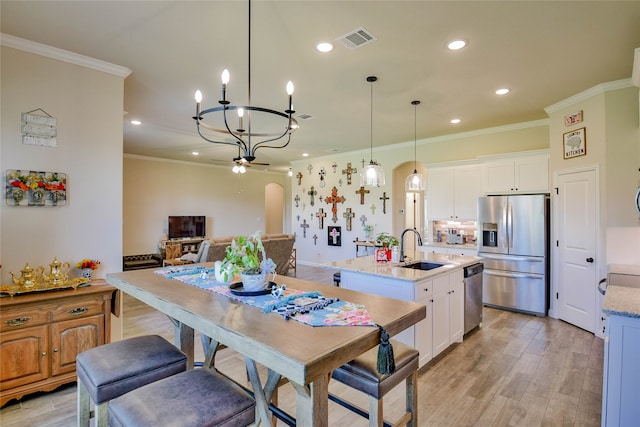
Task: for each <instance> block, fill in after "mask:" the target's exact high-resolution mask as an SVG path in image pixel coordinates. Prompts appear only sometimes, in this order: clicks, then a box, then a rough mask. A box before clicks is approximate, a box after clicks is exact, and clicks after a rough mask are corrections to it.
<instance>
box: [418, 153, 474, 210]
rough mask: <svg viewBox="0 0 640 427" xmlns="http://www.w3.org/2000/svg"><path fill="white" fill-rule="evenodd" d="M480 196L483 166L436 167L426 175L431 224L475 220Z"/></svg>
mask: <svg viewBox="0 0 640 427" xmlns="http://www.w3.org/2000/svg"><path fill="white" fill-rule="evenodd" d="M481 195H482V168H481V166H480V165H464V166H448V167H447V166H443V167H434V168H429V170H428V172H427V211H428V212H427V215H428V217H429V219H430V220H438V219H443V220H458V221H461V220H471V221H472V220H475V219H476V218H477V216H478V213H477V211H478V207H477V206H478V197H479V196H481Z"/></svg>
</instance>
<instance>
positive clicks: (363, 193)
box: [356, 187, 369, 205]
mask: <svg viewBox="0 0 640 427" xmlns="http://www.w3.org/2000/svg"><path fill="white" fill-rule="evenodd" d="M356 194H359V195H360V204H361V205H364V195H365V194H369V190H365V189H364V187H360V189H359V190H356Z"/></svg>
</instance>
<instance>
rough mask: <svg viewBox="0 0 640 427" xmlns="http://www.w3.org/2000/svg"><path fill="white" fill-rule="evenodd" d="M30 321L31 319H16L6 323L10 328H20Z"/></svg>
mask: <svg viewBox="0 0 640 427" xmlns="http://www.w3.org/2000/svg"><path fill="white" fill-rule="evenodd" d="M29 320H31V318H30V317H16V318H15V319H10V320H7V321H6V322H5V323H6V324H7V325H9V326H20V325H24V324H25V323H27V322H28V321H29Z"/></svg>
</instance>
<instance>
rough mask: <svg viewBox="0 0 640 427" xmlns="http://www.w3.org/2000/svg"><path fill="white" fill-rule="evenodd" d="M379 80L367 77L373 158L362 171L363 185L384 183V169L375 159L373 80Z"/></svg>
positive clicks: (377, 185) (374, 185) (361, 179)
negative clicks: (369, 92) (369, 93)
mask: <svg viewBox="0 0 640 427" xmlns="http://www.w3.org/2000/svg"><path fill="white" fill-rule="evenodd" d="M376 80H378V78H377V77H375V76H369V77H367V81H368V82H369V83H371V160H370V161H369V164H368V165H367V166H365V167H364V168H362V170H361V171H360V186H361V187H381V186H383V185H384V170H382V167H380V165H379V164H378V163H377V162H374V161H373V82H375V81H376Z"/></svg>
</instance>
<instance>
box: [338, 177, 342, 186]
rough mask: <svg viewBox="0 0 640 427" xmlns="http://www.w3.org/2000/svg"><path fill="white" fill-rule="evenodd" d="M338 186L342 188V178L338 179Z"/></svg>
mask: <svg viewBox="0 0 640 427" xmlns="http://www.w3.org/2000/svg"><path fill="white" fill-rule="evenodd" d="M338 185H339V186H340V187H342V178H340V179H339V180H338Z"/></svg>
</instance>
